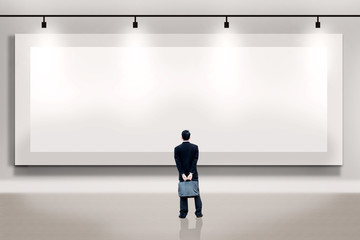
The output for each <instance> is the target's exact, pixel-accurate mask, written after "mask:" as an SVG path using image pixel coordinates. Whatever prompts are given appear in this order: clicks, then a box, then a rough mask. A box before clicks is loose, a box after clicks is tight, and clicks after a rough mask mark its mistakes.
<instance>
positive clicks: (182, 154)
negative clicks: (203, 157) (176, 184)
mask: <svg viewBox="0 0 360 240" xmlns="http://www.w3.org/2000/svg"><path fill="white" fill-rule="evenodd" d="M174 158H175V162H176V167H177V169H178V171H179V180H180V181H181V182H182V181H184V180H183V179H182V176H181V175H182V174H183V173H185V175H186V176H188V175H189V173H192V174H193V177H192V179H193V180H198V172H197V169H196V164H197V161H198V158H199V148H198V146H197V145H196V144H192V143H190V142H183V143H182V144H180V145H179V146H177V147H175V150H174Z"/></svg>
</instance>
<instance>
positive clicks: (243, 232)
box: [0, 193, 360, 240]
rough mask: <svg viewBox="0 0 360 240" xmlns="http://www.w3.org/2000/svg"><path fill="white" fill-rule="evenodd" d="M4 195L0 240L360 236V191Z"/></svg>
mask: <svg viewBox="0 0 360 240" xmlns="http://www.w3.org/2000/svg"><path fill="white" fill-rule="evenodd" d="M201 197H202V201H203V214H204V217H203V218H202V219H196V217H195V215H194V211H195V209H194V204H193V199H189V200H190V201H189V207H190V212H189V214H188V216H187V218H186V219H184V220H181V219H179V218H178V205H179V199H178V197H177V196H176V195H173V194H160V193H157V194H120V193H113V194H112V193H111V194H109V193H103V194H99V193H97V194H89V193H68V194H67V193H61V194H60V193H59V194H57V193H51V194H45V193H26V194H18V193H11V194H0V239H1V240H22V239H24V240H25V239H26V240H35V239H36V240H45V239H46V240H60V239H61V240H64V239H66V240H73V239H74V240H75V239H76V240H82V239H84V240H95V239H96V240H113V239H114V240H115V239H116V240H123V239H125V240H126V239H129V240H132V239H156V240H160V239H166V240H169V239H181V240H183V239H203V240H212V239H216V240H227V239H244V240H248V239H251V240H252V239H254V240H255V239H256V240H265V239H266V240H271V239H279V240H282V239H284V240H285V239H286V240H297V239H299V240H300V239H301V240H311V239H314V240H322V239H324V240H332V239H341V240H350V239H354V240H355V239H356V240H358V239H360V227H359V226H360V194H348V193H344V194H339V193H337V194H327V193H321V194H314V193H309V194H303V193H302V194H296V193H275V194H268V193H267V194H256V193H248V194H246V193H243V194H202V196H201Z"/></svg>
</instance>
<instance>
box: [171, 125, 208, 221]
mask: <svg viewBox="0 0 360 240" xmlns="http://www.w3.org/2000/svg"><path fill="white" fill-rule="evenodd" d="M181 137H182V140H183V143H182V144H180V145H179V146H177V147H175V150H174V158H175V162H176V167H177V169H178V171H179V181H180V182H183V181H198V180H199V179H198V172H197V169H196V164H197V161H198V158H199V148H198V146H197V145H195V144H192V143H190V142H189V139H190V132H189V131H188V130H184V131H183V132H182V133H181ZM194 201H195V209H196V211H195V215H196V217H198V218H201V217H202V216H203V215H202V212H201V209H202V202H201V198H200V194H199V196H196V197H194ZM187 213H188V198H187V197H180V215H179V218H185V217H186V215H187Z"/></svg>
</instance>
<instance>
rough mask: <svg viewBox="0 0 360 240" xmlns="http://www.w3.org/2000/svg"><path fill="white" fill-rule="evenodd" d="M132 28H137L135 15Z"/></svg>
mask: <svg viewBox="0 0 360 240" xmlns="http://www.w3.org/2000/svg"><path fill="white" fill-rule="evenodd" d="M133 28H138V22H137V21H136V17H134V22H133Z"/></svg>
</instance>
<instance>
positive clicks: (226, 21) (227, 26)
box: [224, 17, 230, 28]
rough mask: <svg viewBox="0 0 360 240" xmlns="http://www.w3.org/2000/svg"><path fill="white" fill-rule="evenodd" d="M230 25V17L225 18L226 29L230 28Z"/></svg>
mask: <svg viewBox="0 0 360 240" xmlns="http://www.w3.org/2000/svg"><path fill="white" fill-rule="evenodd" d="M229 27H230V24H229V22H228V17H225V22H224V28H229Z"/></svg>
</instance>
